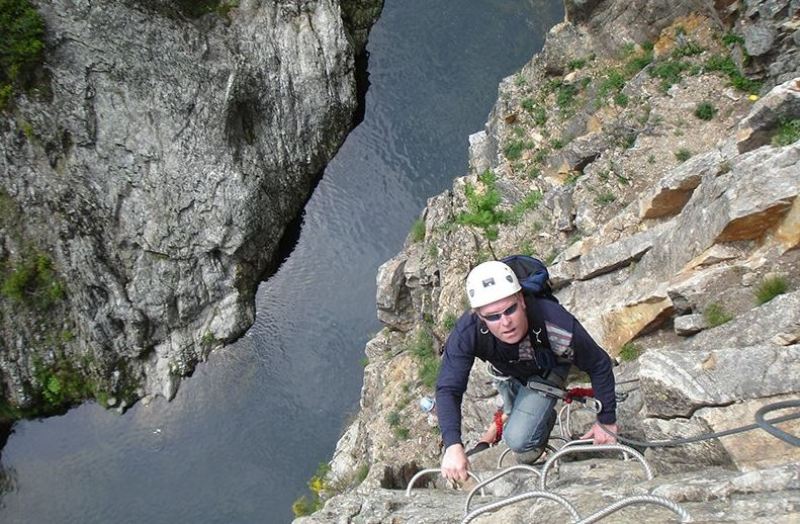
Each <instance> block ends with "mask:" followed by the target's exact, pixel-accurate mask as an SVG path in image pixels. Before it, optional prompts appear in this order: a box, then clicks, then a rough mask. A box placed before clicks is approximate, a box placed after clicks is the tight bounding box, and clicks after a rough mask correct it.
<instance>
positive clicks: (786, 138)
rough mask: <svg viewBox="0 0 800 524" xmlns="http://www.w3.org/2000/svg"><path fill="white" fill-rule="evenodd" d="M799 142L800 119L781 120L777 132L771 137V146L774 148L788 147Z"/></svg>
mask: <svg viewBox="0 0 800 524" xmlns="http://www.w3.org/2000/svg"><path fill="white" fill-rule="evenodd" d="M798 140H800V118H795V119H793V120H781V121H780V123H779V124H778V130H777V131H775V134H774V135H772V142H771V143H772V145H773V146H775V147H783V146H788V145H789V144H793V143H795V142H797V141H798Z"/></svg>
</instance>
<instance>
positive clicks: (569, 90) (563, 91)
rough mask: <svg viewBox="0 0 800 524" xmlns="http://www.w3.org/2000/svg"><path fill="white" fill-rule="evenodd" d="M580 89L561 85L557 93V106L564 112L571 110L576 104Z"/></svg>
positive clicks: (570, 85)
mask: <svg viewBox="0 0 800 524" xmlns="http://www.w3.org/2000/svg"><path fill="white" fill-rule="evenodd" d="M577 95H578V88H577V87H575V86H574V85H572V84H561V85H560V86H559V87H558V89H557V91H556V105H557V106H558V107H559V109H561V110H562V111H566V110H567V109H570V108H571V107H572V105H573V104H574V103H575V97H576V96H577Z"/></svg>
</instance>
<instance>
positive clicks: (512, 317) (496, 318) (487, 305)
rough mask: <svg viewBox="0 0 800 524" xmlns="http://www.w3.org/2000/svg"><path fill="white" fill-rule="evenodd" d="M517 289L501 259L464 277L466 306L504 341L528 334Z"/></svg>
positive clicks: (526, 319) (523, 310)
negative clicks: (467, 304) (467, 299)
mask: <svg viewBox="0 0 800 524" xmlns="http://www.w3.org/2000/svg"><path fill="white" fill-rule="evenodd" d="M521 290H522V287H521V286H520V285H519V281H518V280H517V276H516V275H515V274H514V272H513V271H512V270H511V268H510V267H508V266H507V265H506V264H504V263H502V262H497V261H490V262H484V263H483V264H480V265H478V266H476V267H475V268H474V269H473V270H472V271H470V273H469V275H468V276H467V297H468V298H469V305H470V307H472V309H473V311H475V312H476V313H477V314H478V316H480V317H481V318H482V319H483V321H484V322H485V323H486V327H488V328H489V331H491V333H492V335H494V336H495V337H497V338H498V339H500V340H501V341H502V342H506V343H508V344H514V343H517V342H519V341H520V340H521V339H522V338H523V337H524V336H525V335H526V334H527V333H528V317H527V315H526V314H525V301H524V300H523V298H522V293H521V292H520V291H521Z"/></svg>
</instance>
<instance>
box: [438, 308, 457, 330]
mask: <svg viewBox="0 0 800 524" xmlns="http://www.w3.org/2000/svg"><path fill="white" fill-rule="evenodd" d="M457 320H458V317H457V316H456V315H455V314H454V313H448V314H446V315H445V316H444V319H442V327H443V328H444V330H445V331H447V332H448V333H449V332H450V331H452V330H453V328H454V327H456V321H457Z"/></svg>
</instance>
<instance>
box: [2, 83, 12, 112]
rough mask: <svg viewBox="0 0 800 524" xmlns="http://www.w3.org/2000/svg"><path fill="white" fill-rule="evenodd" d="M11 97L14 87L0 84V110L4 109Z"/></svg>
mask: <svg viewBox="0 0 800 524" xmlns="http://www.w3.org/2000/svg"><path fill="white" fill-rule="evenodd" d="M13 97H14V88H13V87H11V84H0V111H5V109H6V107H8V104H9V102H11V99H12V98H13Z"/></svg>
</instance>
